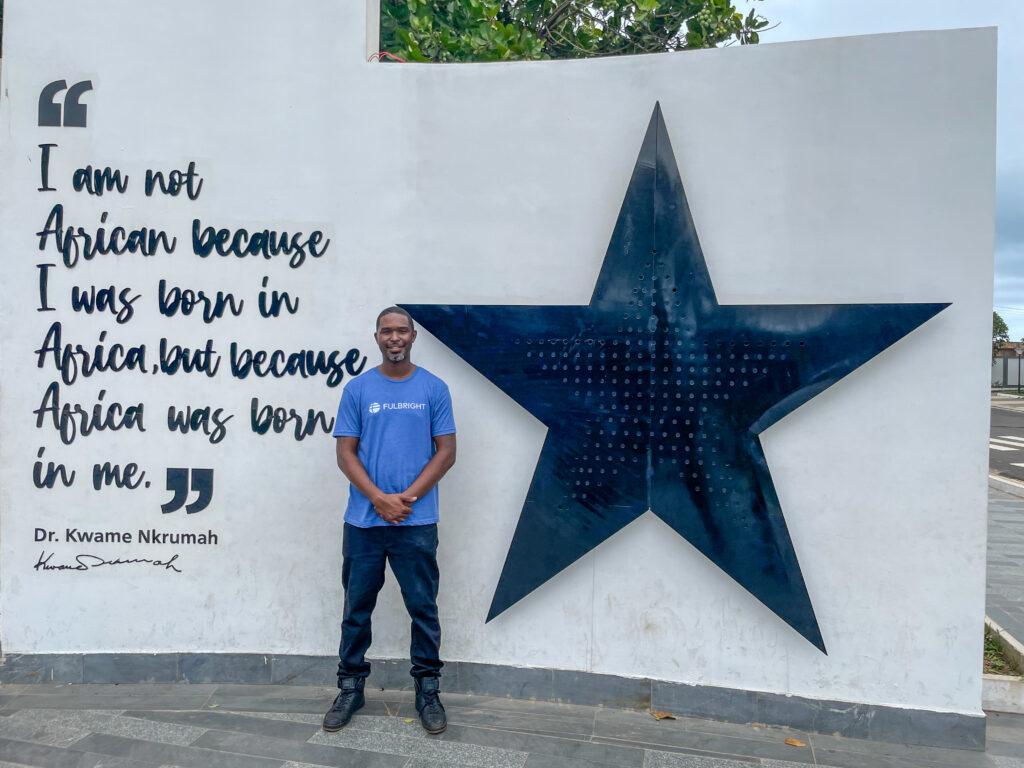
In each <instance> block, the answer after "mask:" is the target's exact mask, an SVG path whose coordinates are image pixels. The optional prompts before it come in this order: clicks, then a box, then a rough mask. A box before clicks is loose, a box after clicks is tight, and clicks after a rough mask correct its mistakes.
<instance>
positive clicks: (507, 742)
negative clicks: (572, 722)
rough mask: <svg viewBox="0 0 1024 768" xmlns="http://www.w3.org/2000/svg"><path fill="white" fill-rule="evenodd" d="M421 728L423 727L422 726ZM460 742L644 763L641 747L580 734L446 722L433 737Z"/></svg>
mask: <svg viewBox="0 0 1024 768" xmlns="http://www.w3.org/2000/svg"><path fill="white" fill-rule="evenodd" d="M421 730H422V729H421ZM432 738H436V739H441V740H444V741H457V742H459V743H461V744H477V745H479V746H483V747H497V748H499V749H508V750H514V751H518V752H529V753H530V755H531V756H533V755H547V756H549V757H552V758H554V757H557V758H562V759H573V760H586V761H589V762H592V763H595V764H600V765H603V766H621V767H623V768H626V767H628V768H640V766H642V765H643V761H644V754H643V749H640V748H636V747H620V746H612V745H607V744H594V743H593V742H590V741H588V740H585V739H584V738H583V737H580V738H570V737H557V736H543V735H540V734H536V733H522V732H519V731H504V730H495V729H492V728H479V727H474V726H468V725H449V726H448V730H447V731H445V732H444V733H442V734H440V735H439V736H436V737H432Z"/></svg>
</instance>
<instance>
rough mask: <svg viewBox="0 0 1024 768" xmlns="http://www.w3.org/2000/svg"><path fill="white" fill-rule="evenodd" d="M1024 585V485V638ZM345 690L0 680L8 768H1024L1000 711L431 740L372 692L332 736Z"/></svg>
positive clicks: (531, 705) (1020, 565) (487, 709)
mask: <svg viewBox="0 0 1024 768" xmlns="http://www.w3.org/2000/svg"><path fill="white" fill-rule="evenodd" d="M1022 585H1024V491H1022V492H1021V495H1020V496H1017V495H1014V494H1011V493H1007V492H1004V491H1000V490H996V489H990V490H989V553H988V595H987V612H988V614H989V615H990V616H991V617H992V618H993V619H994V620H995V621H997V622H998V623H999V624H1001V625H1002V626H1003V627H1004V628H1006V629H1007V630H1008V631H1009V632H1010V633H1011V634H1012V635H1014V636H1015V637H1017V638H1019V639H1024V589H1022ZM979 665H980V659H979ZM334 694H335V690H334V689H333V688H322V687H311V686H291V685H287V686H279V685H187V684H137V685H67V684H30V685H0V768H22V767H23V766H40V767H41V768H249V767H250V766H252V767H253V768H310V767H312V766H345V768H350V767H351V768H378V767H379V768H461V767H462V766H476V767H478V768H619V767H621V768H749V767H750V766H763V767H764V768H801V767H802V766H807V765H821V766H835V767H836V768H975V767H976V766H977V767H979V768H980V767H981V766H985V767H986V768H1024V715H1007V714H998V713H990V714H989V716H988V722H987V743H988V751H987V752H985V753H980V752H966V751H959V750H951V749H936V748H929V747H909V746H901V745H898V744H888V743H883V742H872V741H864V740H858V739H844V738H841V737H837V736H828V735H821V734H810V733H804V732H800V731H794V730H790V729H786V728H769V727H755V726H747V725H734V724H730V723H721V722H716V721H711V720H699V719H695V718H682V717H681V718H679V719H677V720H661V721H657V720H655V719H654V718H653V717H652V716H651V715H650V714H649V713H646V712H636V711H631V710H618V709H603V708H594V707H582V706H571V705H563V704H550V703H544V702H530V701H521V700H517V699H499V698H488V697H483V696H468V695H455V694H446V695H444V696H443V700H444V701H445V703H446V706H447V709H448V718H449V727H448V730H447V732H445V733H444V734H441V735H440V736H427V735H426V734H425V733H424V732H423V730H422V728H420V725H419V722H418V720H417V719H416V711H415V709H414V708H413V704H412V694H411V693H410V692H407V691H380V690H374V691H368V692H367V699H368V701H367V706H366V707H365V709H363V710H361V711H360V714H358V715H357V716H356V717H355V718H353V720H352V722H351V723H350V724H349V725H348V726H347V727H346V728H345V729H343V730H342V731H340V732H338V733H326V732H324V731H323V730H322V729H321V728H320V720H321V718H322V716H323V712H324V711H325V710H326V709H327V707H328V706H329V705H330V703H331V701H332V700H333V698H334ZM787 739H796V740H797V741H798V742H802V743H803V744H804V745H806V746H792V745H789V744H786V740H787Z"/></svg>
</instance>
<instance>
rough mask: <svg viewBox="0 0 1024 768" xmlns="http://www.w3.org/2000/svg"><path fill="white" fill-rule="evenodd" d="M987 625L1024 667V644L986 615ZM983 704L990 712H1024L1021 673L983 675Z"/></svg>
mask: <svg viewBox="0 0 1024 768" xmlns="http://www.w3.org/2000/svg"><path fill="white" fill-rule="evenodd" d="M985 626H987V627H988V628H989V629H991V630H992V632H993V633H994V634H996V635H998V636H999V639H1000V640H1001V641H1002V643H1003V653H1005V654H1006V657H1007V658H1008V659H1010V661H1012V662H1013V663H1014V664H1016V665H1017V669H1024V645H1021V643H1020V642H1018V640H1017V638H1015V637H1014V636H1013V635H1011V634H1010V633H1009V632H1007V631H1006V630H1005V629H1003V628H1002V627H1001V626H999V625H998V624H996V622H994V621H992V619H990V618H989V617H988V616H986V617H985ZM981 706H982V708H983V709H985V710H986V711H990V712H1013V713H1015V714H1018V715H1020V714H1024V678H1022V677H1020V676H1019V675H983V676H982V679H981Z"/></svg>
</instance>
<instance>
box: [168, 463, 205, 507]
mask: <svg viewBox="0 0 1024 768" xmlns="http://www.w3.org/2000/svg"><path fill="white" fill-rule="evenodd" d="M191 472H192V490H193V491H197V492H198V493H199V496H197V497H196V500H195V501H193V502H192V503H191V504H188V505H185V499H186V497H187V496H188V490H189V483H188V476H189V470H188V469H185V468H181V467H168V468H167V490H168V491H174V497H173V498H172V499H171V500H170V501H168V502H167V503H166V504H161V505H160V509H161V510H163V512H164V514H167V513H168V512H176V511H177V510H179V509H181V507H182V506H183V505H185V511H186V512H187V513H188V514H190V515H191V514H194V513H196V512H201V511H202V510H204V509H206V508H207V507H208V506H209V505H210V500H211V499H212V498H213V470H212V469H193V470H191Z"/></svg>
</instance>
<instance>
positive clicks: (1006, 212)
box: [740, 0, 1024, 341]
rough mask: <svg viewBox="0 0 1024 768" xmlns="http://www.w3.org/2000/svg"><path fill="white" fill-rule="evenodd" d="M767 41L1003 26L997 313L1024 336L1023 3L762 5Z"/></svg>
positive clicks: (776, 1) (1016, 335)
mask: <svg viewBox="0 0 1024 768" xmlns="http://www.w3.org/2000/svg"><path fill="white" fill-rule="evenodd" d="M743 7H744V6H743V4H740V10H743ZM746 7H748V8H749V7H753V8H756V9H757V10H758V12H759V13H761V15H763V16H765V17H766V18H767V19H769V20H770V21H771V22H772V24H773V25H774V24H776V23H777V24H778V27H777V28H775V29H773V30H771V31H769V32H765V33H763V34H762V35H761V42H762V43H775V42H782V41H784V40H808V39H811V38H818V37H844V36H846V35H867V34H871V33H875V32H903V31H906V30H911V29H957V28H961V27H998V28H999V65H998V67H999V71H998V100H999V106H998V118H997V132H998V138H997V140H996V142H997V147H996V252H995V264H996V275H995V310H996V311H997V312H998V313H999V314H1000V316H1001V317H1002V318H1003V319H1004V320H1006V323H1007V325H1009V326H1010V339H1011V340H1013V341H1018V340H1020V339H1021V338H1022V337H1024V0H987V2H978V1H977V0H929V1H928V2H923V0H762V1H761V2H755V3H750V2H749V0H748V3H747V5H746Z"/></svg>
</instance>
